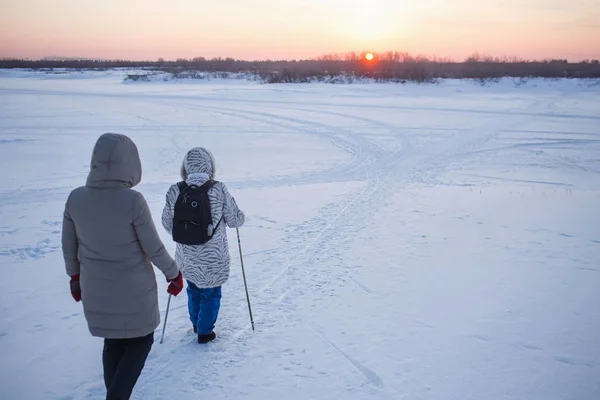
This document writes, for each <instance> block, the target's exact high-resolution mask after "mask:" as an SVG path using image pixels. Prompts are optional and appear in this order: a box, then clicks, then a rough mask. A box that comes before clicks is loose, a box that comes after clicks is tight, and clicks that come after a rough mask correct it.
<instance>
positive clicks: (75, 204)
mask: <svg viewBox="0 0 600 400" xmlns="http://www.w3.org/2000/svg"><path fill="white" fill-rule="evenodd" d="M141 178H142V166H141V162H140V158H139V155H138V150H137V147H136V146H135V144H134V143H133V141H132V140H131V139H129V138H128V137H127V136H125V135H120V134H111V133H109V134H104V135H102V136H100V138H99V139H98V141H97V142H96V145H95V147H94V151H93V155H92V161H91V170H90V173H89V176H88V179H87V183H86V185H85V186H83V187H79V188H77V189H75V190H73V191H72V192H71V194H70V195H69V198H68V200H67V203H66V207H65V211H64V217H63V231H62V248H63V255H64V259H65V264H66V270H67V274H68V275H70V276H72V275H76V274H80V279H81V281H80V282H81V296H82V303H83V310H84V314H85V317H86V320H87V323H88V327H89V330H90V333H91V334H92V335H93V336H97V337H102V338H108V339H128V338H136V337H142V336H146V335H148V334H150V333H152V332H153V331H154V330H155V329H156V328H157V327H158V325H159V324H160V314H159V308H158V294H157V283H156V276H155V274H154V270H153V268H152V264H151V263H154V265H156V266H157V267H158V268H159V269H160V270H161V271H162V272H163V274H164V275H165V277H166V278H167V279H173V278H176V277H177V275H178V274H179V269H178V268H177V265H176V264H175V262H174V261H173V259H172V258H171V256H170V255H169V253H168V252H167V250H166V249H165V247H164V246H163V244H162V242H161V240H160V238H159V236H158V233H157V231H156V228H155V226H154V223H153V222H152V215H151V214H150V210H149V208H148V205H147V204H146V200H145V199H144V197H143V196H142V195H141V194H140V193H138V192H136V191H134V190H132V189H131V188H133V187H134V186H135V185H137V184H138V183H139V182H140V180H141Z"/></svg>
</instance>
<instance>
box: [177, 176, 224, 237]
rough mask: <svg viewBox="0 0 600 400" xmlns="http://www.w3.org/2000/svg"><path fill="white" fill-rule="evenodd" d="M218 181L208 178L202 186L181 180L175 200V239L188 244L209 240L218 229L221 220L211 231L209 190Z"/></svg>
mask: <svg viewBox="0 0 600 400" xmlns="http://www.w3.org/2000/svg"><path fill="white" fill-rule="evenodd" d="M216 183H217V181H213V180H208V181H207V182H206V183H204V184H203V185H202V186H197V185H188V184H187V183H185V182H179V183H178V184H177V187H178V188H179V196H177V200H176V201H175V210H174V216H173V240H174V241H175V242H177V243H181V244H187V245H199V244H205V243H206V242H208V241H209V240H210V239H211V238H212V236H213V234H214V233H215V232H216V231H217V228H218V227H219V224H220V223H221V220H219V222H218V223H217V225H216V226H215V227H214V228H213V229H212V230H210V231H209V225H211V224H212V214H211V212H210V200H209V198H208V191H209V189H210V188H212V187H213V186H214V185H215V184H216Z"/></svg>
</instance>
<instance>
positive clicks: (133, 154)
mask: <svg viewBox="0 0 600 400" xmlns="http://www.w3.org/2000/svg"><path fill="white" fill-rule="evenodd" d="M141 180H142V163H141V161H140V155H139V153H138V149H137V146H136V145H135V143H133V140H131V139H130V138H129V137H127V136H125V135H122V134H119V133H105V134H104V135H102V136H100V137H99V138H98V140H97V141H96V145H95V146H94V151H93V152H92V161H91V165H90V173H89V175H88V178H87V183H86V186H89V187H121V186H124V187H127V188H132V187H134V186H136V185H137V184H138V183H140V181H141Z"/></svg>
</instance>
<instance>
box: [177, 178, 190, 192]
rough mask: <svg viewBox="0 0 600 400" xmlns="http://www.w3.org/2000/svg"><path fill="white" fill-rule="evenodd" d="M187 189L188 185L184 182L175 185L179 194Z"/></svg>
mask: <svg viewBox="0 0 600 400" xmlns="http://www.w3.org/2000/svg"><path fill="white" fill-rule="evenodd" d="M187 187H188V184H187V183H186V182H185V181H181V182H178V183H177V188H178V189H179V191H180V192H183V191H184V190H185V189H186V188H187Z"/></svg>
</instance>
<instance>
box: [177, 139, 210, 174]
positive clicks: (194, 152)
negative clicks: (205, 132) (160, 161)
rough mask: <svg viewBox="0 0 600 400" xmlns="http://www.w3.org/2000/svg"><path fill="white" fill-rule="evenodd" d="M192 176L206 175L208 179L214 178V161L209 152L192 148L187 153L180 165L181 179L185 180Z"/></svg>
mask: <svg viewBox="0 0 600 400" xmlns="http://www.w3.org/2000/svg"><path fill="white" fill-rule="evenodd" d="M192 174H193V175H196V176H198V175H200V174H207V175H208V178H209V179H214V178H215V159H214V157H213V155H212V154H211V153H210V151H208V150H206V149H205V148H203V147H194V148H193V149H191V150H190V151H188V152H187V154H186V155H185V157H184V158H183V163H182V164H181V179H183V180H187V179H188V177H189V175H192Z"/></svg>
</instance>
